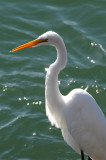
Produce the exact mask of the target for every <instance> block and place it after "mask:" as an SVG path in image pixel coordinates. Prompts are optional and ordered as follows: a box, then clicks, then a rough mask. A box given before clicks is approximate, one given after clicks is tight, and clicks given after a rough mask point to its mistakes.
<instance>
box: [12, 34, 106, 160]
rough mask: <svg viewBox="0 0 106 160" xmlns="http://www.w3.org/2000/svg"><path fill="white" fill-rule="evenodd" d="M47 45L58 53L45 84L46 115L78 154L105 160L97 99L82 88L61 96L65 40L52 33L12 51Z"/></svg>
mask: <svg viewBox="0 0 106 160" xmlns="http://www.w3.org/2000/svg"><path fill="white" fill-rule="evenodd" d="M32 43H33V44H32ZM29 44H31V45H29ZM47 44H50V45H53V46H55V47H56V50H57V59H56V61H55V62H54V63H53V64H51V65H50V67H49V69H48V71H47V75H46V83H45V100H46V114H47V116H48V118H49V120H50V122H51V124H52V125H55V126H56V127H57V128H60V129H61V132H62V135H63V137H64V140H65V141H66V142H67V144H68V145H70V146H71V147H72V148H73V149H74V150H75V151H76V152H78V153H80V154H81V152H82V151H83V152H84V153H85V154H87V155H89V157H90V158H92V159H93V160H106V118H105V116H104V114H103V112H102V111H101V109H100V108H99V106H98V104H97V103H96V101H95V99H94V98H93V97H92V96H91V95H90V94H89V93H88V92H86V91H85V90H82V89H74V90H72V91H71V92H70V93H69V94H68V95H67V96H63V95H62V94H61V93H60V90H59V87H58V74H59V73H60V71H61V70H62V69H63V68H64V67H65V66H66V63H67V52H66V48H65V45H64V42H63V39H62V38H61V37H60V36H59V35H58V34H57V33H55V32H52V31H49V32H46V33H44V34H43V35H41V36H40V37H38V38H37V39H36V40H34V41H32V42H29V43H27V44H24V45H22V46H20V47H17V48H16V49H13V50H12V51H16V50H19V49H23V48H27V47H30V46H38V45H47Z"/></svg>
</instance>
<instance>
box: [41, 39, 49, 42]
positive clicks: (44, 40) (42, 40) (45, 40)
mask: <svg viewBox="0 0 106 160" xmlns="http://www.w3.org/2000/svg"><path fill="white" fill-rule="evenodd" d="M42 42H48V39H39V43H42Z"/></svg>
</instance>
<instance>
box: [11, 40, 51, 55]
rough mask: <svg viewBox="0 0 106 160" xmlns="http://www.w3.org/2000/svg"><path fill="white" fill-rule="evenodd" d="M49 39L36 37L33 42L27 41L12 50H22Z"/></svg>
mask: <svg viewBox="0 0 106 160" xmlns="http://www.w3.org/2000/svg"><path fill="white" fill-rule="evenodd" d="M47 41H48V39H35V40H33V41H31V42H28V43H25V44H23V45H21V46H19V47H16V48H14V49H12V50H11V52H15V51H18V50H21V49H24V48H29V47H33V46H37V45H38V44H39V43H42V42H47Z"/></svg>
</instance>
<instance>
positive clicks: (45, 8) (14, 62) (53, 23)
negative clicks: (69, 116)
mask: <svg viewBox="0 0 106 160" xmlns="http://www.w3.org/2000/svg"><path fill="white" fill-rule="evenodd" d="M49 30H53V31H55V32H57V33H58V34H60V35H61V36H62V38H63V39H64V42H65V45H66V48H67V52H68V63H67V67H66V68H65V69H64V70H63V71H62V72H61V73H60V75H59V88H60V90H61V93H62V94H64V95H66V94H67V93H68V92H69V91H71V90H72V89H74V88H83V89H85V88H87V91H88V92H89V93H90V94H91V95H92V96H93V97H94V98H95V99H96V101H97V103H98V104H99V106H100V108H101V109H102V110H103V112H104V114H105V116H106V0H101V1H100V0H92V1H89V0H86V1H84V0H80V1H74V0H70V1H68V0H61V1H56V0H53V1H52V0H51V1H50V0H45V1H44V0H30V1H28V0H18V1H12V0H3V1H0V159H1V160H15V159H16V160H54V159H55V160H57V159H58V160H69V159H70V160H80V155H78V154H77V153H75V152H74V151H73V150H72V149H71V148H70V147H69V146H68V145H67V144H66V143H65V142H64V140H63V137H62V135H61V131H60V129H57V128H55V127H54V126H51V124H50V122H49V121H48V119H47V117H46V114H45V75H46V68H48V67H49V65H50V64H51V63H53V62H54V60H55V59H56V50H55V48H53V47H51V46H41V47H38V48H29V49H25V50H22V51H18V52H15V53H11V52H9V51H10V50H11V49H13V48H15V47H16V46H18V45H21V44H23V43H26V42H28V41H31V40H33V39H35V38H37V37H38V36H39V35H41V34H42V33H44V32H46V31H49Z"/></svg>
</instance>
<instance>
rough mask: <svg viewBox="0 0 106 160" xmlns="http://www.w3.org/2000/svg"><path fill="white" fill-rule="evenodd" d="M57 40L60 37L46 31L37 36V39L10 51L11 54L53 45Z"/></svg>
mask: <svg viewBox="0 0 106 160" xmlns="http://www.w3.org/2000/svg"><path fill="white" fill-rule="evenodd" d="M59 38H60V36H59V35H58V34H57V33H56V32H53V31H48V32H46V33H44V34H42V35H41V36H39V37H38V38H37V39H35V40H33V41H31V42H28V43H25V44H23V45H21V46H19V47H16V48H14V49H12V50H11V52H14V51H18V50H21V49H24V48H29V47H35V46H40V45H48V44H51V45H55V44H56V43H57V41H58V39H59Z"/></svg>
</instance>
